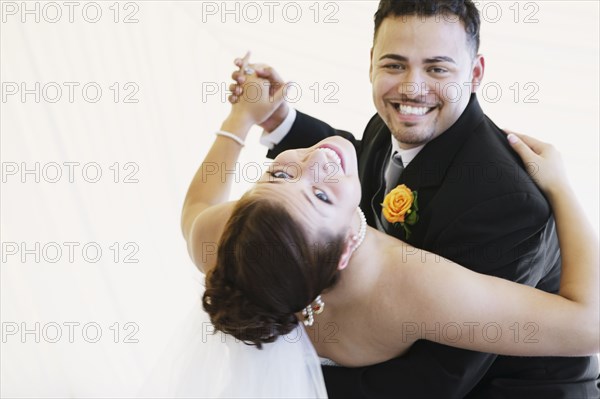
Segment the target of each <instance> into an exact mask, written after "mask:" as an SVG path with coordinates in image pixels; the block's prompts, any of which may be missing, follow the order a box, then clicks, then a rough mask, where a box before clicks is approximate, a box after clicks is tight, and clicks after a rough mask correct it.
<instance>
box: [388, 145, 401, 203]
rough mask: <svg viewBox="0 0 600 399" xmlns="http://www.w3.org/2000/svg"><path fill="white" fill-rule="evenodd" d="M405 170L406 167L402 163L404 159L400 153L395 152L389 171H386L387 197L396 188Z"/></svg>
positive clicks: (389, 164)
mask: <svg viewBox="0 0 600 399" xmlns="http://www.w3.org/2000/svg"><path fill="white" fill-rule="evenodd" d="M403 170H404V165H403V163H402V157H400V154H399V153H398V151H394V153H393V154H392V157H391V159H390V162H388V166H387V169H386V170H385V175H384V178H385V194H384V196H385V195H387V194H388V193H389V192H390V191H392V190H393V189H394V187H396V185H397V183H398V179H399V178H400V175H401V174H402V171H403Z"/></svg>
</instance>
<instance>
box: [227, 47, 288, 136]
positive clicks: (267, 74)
mask: <svg viewBox="0 0 600 399" xmlns="http://www.w3.org/2000/svg"><path fill="white" fill-rule="evenodd" d="M249 56H250V53H247V54H246V56H244V58H236V59H235V60H234V64H235V65H236V66H237V67H238V68H239V69H238V70H236V71H234V72H233V73H232V74H231V78H232V79H233V80H234V81H235V83H232V84H231V85H230V86H229V90H230V91H231V92H232V94H231V95H230V96H229V102H230V103H231V104H236V103H237V102H238V101H240V99H243V97H244V88H243V85H244V83H246V81H247V79H248V73H247V72H251V71H252V70H253V71H254V72H255V73H256V76H257V77H259V78H263V79H266V80H267V81H268V86H269V96H270V97H271V98H275V96H276V93H278V91H280V93H281V94H285V91H284V90H285V87H284V86H285V81H284V80H283V79H282V78H281V76H280V75H279V74H278V73H277V71H275V69H273V68H271V67H270V66H268V65H266V64H249V63H248V59H249ZM248 69H250V70H248ZM284 100H285V98H284ZM288 112H289V106H288V104H287V103H286V102H285V101H283V102H281V104H280V105H279V106H278V107H277V108H276V109H274V110H273V112H272V113H271V114H269V115H267V117H266V119H265V120H263V121H262V122H261V123H258V125H259V126H260V127H262V128H263V129H264V130H265V131H267V132H272V131H273V130H275V129H276V128H277V127H278V126H279V125H280V124H281V123H282V122H283V121H284V119H285V117H286V116H287V114H288Z"/></svg>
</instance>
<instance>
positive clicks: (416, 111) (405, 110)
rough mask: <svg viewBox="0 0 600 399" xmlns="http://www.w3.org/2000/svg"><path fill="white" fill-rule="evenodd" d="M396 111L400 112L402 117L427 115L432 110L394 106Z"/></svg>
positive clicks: (400, 105)
mask: <svg viewBox="0 0 600 399" xmlns="http://www.w3.org/2000/svg"><path fill="white" fill-rule="evenodd" d="M394 105H395V106H396V109H399V110H400V113H401V114H402V115H425V114H426V113H427V112H428V111H429V109H430V108H428V107H411V106H410V105H402V104H394Z"/></svg>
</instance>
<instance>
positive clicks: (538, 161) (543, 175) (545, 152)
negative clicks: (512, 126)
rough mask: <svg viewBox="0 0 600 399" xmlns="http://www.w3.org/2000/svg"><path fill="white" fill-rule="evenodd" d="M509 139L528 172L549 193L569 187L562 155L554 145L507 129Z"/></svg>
mask: <svg viewBox="0 0 600 399" xmlns="http://www.w3.org/2000/svg"><path fill="white" fill-rule="evenodd" d="M506 133H507V134H508V141H509V143H510V144H511V146H512V147H513V149H514V150H515V152H516V153H517V154H519V156H520V157H521V159H522V160H523V163H524V164H525V167H526V169H527V172H528V173H529V175H530V176H531V178H532V179H533V180H534V181H535V183H536V184H537V185H538V187H539V188H540V189H542V190H543V191H544V193H546V194H548V195H553V194H555V193H557V192H558V191H560V190H562V189H564V188H565V187H568V185H569V182H568V178H567V176H566V173H565V168H564V164H563V161H562V157H561V155H560V153H559V152H558V150H557V149H556V148H554V146H553V145H551V144H548V143H545V142H543V141H540V140H537V139H534V138H533V137H530V136H527V135H524V134H518V133H514V132H509V131H506Z"/></svg>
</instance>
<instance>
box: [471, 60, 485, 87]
mask: <svg viewBox="0 0 600 399" xmlns="http://www.w3.org/2000/svg"><path fill="white" fill-rule="evenodd" d="M484 71H485V58H484V57H483V55H481V54H477V56H476V57H475V60H474V61H473V70H472V74H473V78H472V79H471V93H475V92H476V91H477V89H478V88H479V85H480V84H481V82H482V81H483V72H484Z"/></svg>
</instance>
